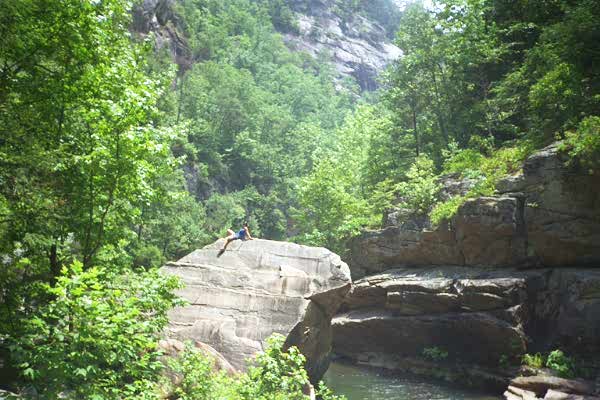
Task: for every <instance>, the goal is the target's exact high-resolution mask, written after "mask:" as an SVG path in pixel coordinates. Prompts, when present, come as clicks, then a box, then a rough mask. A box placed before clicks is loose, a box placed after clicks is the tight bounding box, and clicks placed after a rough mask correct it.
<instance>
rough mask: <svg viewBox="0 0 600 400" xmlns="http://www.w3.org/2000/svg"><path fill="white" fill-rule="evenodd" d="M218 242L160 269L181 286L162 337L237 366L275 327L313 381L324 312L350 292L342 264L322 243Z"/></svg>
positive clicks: (325, 359) (318, 372)
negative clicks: (193, 344)
mask: <svg viewBox="0 0 600 400" xmlns="http://www.w3.org/2000/svg"><path fill="white" fill-rule="evenodd" d="M222 244H223V243H222V241H218V242H216V243H214V244H212V245H209V246H207V247H205V248H203V249H200V250H196V251H194V252H193V253H191V254H189V255H187V256H185V257H184V258H182V259H180V260H179V261H177V262H171V263H168V264H167V265H166V266H164V267H163V269H162V271H163V272H164V273H168V274H173V275H177V276H179V277H181V279H182V281H183V282H184V284H185V285H186V286H185V288H184V289H182V290H181V291H180V292H179V294H180V295H181V296H182V297H184V298H185V299H187V300H188V302H189V305H188V306H186V307H182V308H178V309H175V310H173V311H172V312H171V313H170V314H169V318H170V327H169V334H170V336H171V337H174V338H177V339H193V340H197V341H200V342H203V343H207V344H209V345H210V346H212V347H214V348H215V349H216V350H217V351H218V352H219V353H221V354H222V355H223V356H224V357H225V358H226V359H227V360H228V361H229V362H231V364H232V365H233V366H234V367H235V368H237V369H244V368H245V366H246V363H245V360H246V359H248V358H251V357H252V356H253V355H254V354H255V353H256V352H258V351H260V350H262V349H263V345H264V341H265V339H266V338H267V337H269V336H270V335H271V334H272V333H274V332H278V333H281V334H283V335H286V336H287V337H288V340H287V345H296V346H298V347H299V348H300V350H301V351H302V352H303V354H304V355H305V356H306V357H307V370H308V372H309V375H310V377H311V378H312V379H319V378H320V377H321V376H322V374H324V373H325V371H326V369H327V367H328V363H329V353H330V349H331V325H330V321H331V318H332V316H333V315H334V314H335V312H336V311H337V309H338V307H339V306H340V305H341V303H342V301H343V299H344V297H345V295H346V293H347V291H348V290H349V289H350V282H351V281H350V272H349V269H348V266H347V265H346V264H345V263H344V262H342V261H341V260H340V258H339V256H337V255H336V254H334V253H332V252H330V251H329V250H327V249H324V248H315V247H307V246H301V245H297V244H293V243H285V242H274V241H268V240H251V241H244V242H242V241H235V242H233V243H231V244H230V245H229V247H228V248H227V251H226V252H225V253H224V254H223V255H222V256H221V257H217V253H218V249H219V248H220V247H221V246H222Z"/></svg>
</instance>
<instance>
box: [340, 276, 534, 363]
mask: <svg viewBox="0 0 600 400" xmlns="http://www.w3.org/2000/svg"><path fill="white" fill-rule="evenodd" d="M513 272H514V271H513ZM536 277H537V274H533V273H532V274H530V273H514V274H512V275H511V276H510V277H507V275H506V274H504V273H502V272H501V271H490V270H486V269H477V268H464V267H446V268H400V269H395V270H390V271H386V272H385V273H382V274H378V275H374V276H370V277H367V278H364V279H361V280H359V281H357V282H356V283H355V284H354V286H353V288H352V291H351V292H350V293H349V295H348V297H347V299H346V301H345V303H344V305H343V306H342V311H343V312H342V313H341V314H338V315H337V316H336V317H335V318H334V320H333V328H334V348H335V352H336V353H339V354H340V355H343V356H346V357H349V358H352V359H355V360H361V361H363V362H367V363H368V362H369V358H374V359H377V358H378V357H379V355H381V354H387V355H390V354H394V355H397V356H400V357H424V351H425V350H426V349H431V348H436V349H439V350H440V351H442V352H446V353H447V355H446V356H445V357H444V360H443V361H451V360H460V361H462V362H469V363H474V364H478V365H484V366H485V365H488V366H497V365H498V363H499V361H500V360H501V359H502V357H508V358H511V359H512V358H518V357H519V356H520V355H521V354H523V353H524V351H525V349H526V340H527V337H526V335H525V329H524V327H525V325H526V324H527V322H528V320H527V318H528V314H527V312H526V307H527V306H526V302H527V299H528V293H527V282H528V281H531V280H533V279H536Z"/></svg>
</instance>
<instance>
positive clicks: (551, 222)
mask: <svg viewBox="0 0 600 400" xmlns="http://www.w3.org/2000/svg"><path fill="white" fill-rule="evenodd" d="M350 247H351V258H350V261H349V264H350V266H351V268H352V275H353V277H354V278H360V277H362V276H365V275H369V274H373V273H378V272H382V271H385V270H387V269H389V268H392V267H395V266H431V265H458V266H489V267H510V266H513V267H568V266H579V267H586V266H589V267H595V266H598V265H600V175H598V174H595V175H593V174H589V173H588V171H587V170H586V169H584V168H580V167H578V166H577V165H576V164H571V165H568V164H567V162H566V159H565V158H564V157H563V156H562V155H561V153H560V152H559V151H558V146H557V145H553V146H549V147H547V148H546V149H543V150H541V151H539V152H537V153H535V154H533V155H532V156H531V157H529V158H528V159H527V160H526V161H525V163H524V165H523V170H522V172H521V173H519V174H517V175H515V176H511V177H509V178H507V179H505V180H503V181H501V182H500V183H499V184H498V194H497V195H495V196H491V197H480V198H476V199H471V200H468V201H467V202H466V203H465V204H464V205H463V206H461V207H460V208H459V210H458V212H457V214H456V215H455V216H454V217H453V218H452V220H451V221H449V223H447V224H443V225H442V226H440V227H438V228H436V229H431V228H430V227H429V226H428V225H427V224H406V223H402V224H397V225H396V226H388V227H387V228H385V229H383V230H378V231H369V232H365V233H363V234H362V235H361V236H359V237H357V238H356V239H354V240H353V241H352V242H351V243H350Z"/></svg>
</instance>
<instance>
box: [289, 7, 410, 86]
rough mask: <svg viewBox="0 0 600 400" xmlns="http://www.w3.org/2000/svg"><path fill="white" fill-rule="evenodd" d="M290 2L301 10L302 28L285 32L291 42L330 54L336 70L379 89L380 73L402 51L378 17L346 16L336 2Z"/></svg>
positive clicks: (316, 52) (303, 48)
mask: <svg viewBox="0 0 600 400" xmlns="http://www.w3.org/2000/svg"><path fill="white" fill-rule="evenodd" d="M289 3H290V5H291V6H292V7H293V8H294V10H295V11H296V13H297V18H298V27H299V29H298V31H297V32H288V33H285V35H284V39H285V41H286V43H287V44H288V46H289V47H290V48H291V49H293V50H299V51H305V52H307V53H309V54H310V55H312V56H313V57H315V58H316V57H318V56H319V55H320V54H325V53H327V54H329V55H330V56H331V57H332V59H333V65H334V66H335V69H336V71H337V72H338V73H339V74H340V75H341V76H352V77H354V78H355V79H356V81H357V82H358V84H359V85H360V87H361V89H363V90H375V89H376V88H377V87H378V86H379V85H378V83H377V75H378V74H379V73H380V72H381V71H382V70H383V69H384V68H385V67H386V66H387V65H388V64H389V63H390V62H392V61H394V60H396V59H397V58H398V57H400V56H401V54H402V52H401V50H400V49H399V48H398V47H396V46H395V45H394V44H392V42H391V40H390V39H389V38H388V32H386V30H385V29H384V28H383V27H382V26H381V25H379V24H378V23H377V22H376V21H374V20H373V19H370V18H368V17H366V16H362V15H357V14H353V15H350V16H343V15H341V13H340V11H341V10H340V9H339V7H340V5H339V4H338V3H336V2H333V1H323V0H310V1H289ZM306 3H308V4H306ZM342 7H344V6H343V5H342ZM346 7H349V6H346Z"/></svg>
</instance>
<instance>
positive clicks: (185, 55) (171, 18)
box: [132, 0, 193, 72]
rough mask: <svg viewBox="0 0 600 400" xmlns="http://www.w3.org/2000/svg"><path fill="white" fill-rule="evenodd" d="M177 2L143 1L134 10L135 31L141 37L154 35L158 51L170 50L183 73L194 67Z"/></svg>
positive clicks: (171, 0) (166, 0) (168, 0)
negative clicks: (183, 32) (182, 31)
mask: <svg viewBox="0 0 600 400" xmlns="http://www.w3.org/2000/svg"><path fill="white" fill-rule="evenodd" d="M174 3H175V0H143V1H141V2H140V3H138V4H136V6H135V7H134V8H133V27H132V28H133V30H134V31H135V32H137V33H138V34H140V35H143V36H145V35H147V34H148V33H150V32H153V33H154V40H155V42H156V47H157V49H158V50H160V49H163V48H166V49H168V50H169V53H170V54H171V57H172V59H173V61H175V62H176V63H177V64H178V65H179V66H180V68H181V71H180V72H183V71H185V70H187V69H189V68H190V66H191V65H192V61H193V60H192V54H191V50H190V48H189V46H188V43H187V39H186V38H185V36H184V35H182V34H181V30H180V29H179V26H180V25H181V21H180V20H179V17H178V16H177V14H176V13H175V12H174V9H173V6H174Z"/></svg>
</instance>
